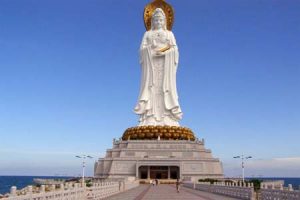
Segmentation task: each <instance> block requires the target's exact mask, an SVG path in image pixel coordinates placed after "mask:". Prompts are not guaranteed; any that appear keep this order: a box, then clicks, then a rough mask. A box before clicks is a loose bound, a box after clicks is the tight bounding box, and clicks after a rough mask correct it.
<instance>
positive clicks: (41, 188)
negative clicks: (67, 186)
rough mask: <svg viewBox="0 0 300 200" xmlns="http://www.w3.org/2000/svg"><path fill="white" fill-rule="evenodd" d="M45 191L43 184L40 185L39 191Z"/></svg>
mask: <svg viewBox="0 0 300 200" xmlns="http://www.w3.org/2000/svg"><path fill="white" fill-rule="evenodd" d="M44 192H45V185H41V187H40V193H44Z"/></svg>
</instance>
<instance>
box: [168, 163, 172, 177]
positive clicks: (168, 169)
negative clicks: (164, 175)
mask: <svg viewBox="0 0 300 200" xmlns="http://www.w3.org/2000/svg"><path fill="white" fill-rule="evenodd" d="M170 174H171V173H170V166H168V179H170V178H171V176H170Z"/></svg>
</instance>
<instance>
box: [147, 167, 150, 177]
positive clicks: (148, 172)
mask: <svg viewBox="0 0 300 200" xmlns="http://www.w3.org/2000/svg"><path fill="white" fill-rule="evenodd" d="M147 178H148V179H150V166H147Z"/></svg>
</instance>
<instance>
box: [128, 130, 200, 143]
mask: <svg viewBox="0 0 300 200" xmlns="http://www.w3.org/2000/svg"><path fill="white" fill-rule="evenodd" d="M157 139H160V140H190V141H194V140H195V139H196V138H195V135H194V133H193V131H192V130H191V129H189V128H186V127H180V126H136V127H131V128H128V129H126V130H125V132H124V134H123V136H122V140H157Z"/></svg>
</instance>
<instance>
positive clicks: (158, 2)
mask: <svg viewBox="0 0 300 200" xmlns="http://www.w3.org/2000/svg"><path fill="white" fill-rule="evenodd" d="M157 8H160V9H162V10H163V12H164V14H165V19H166V26H167V29H168V30H172V26H173V23H174V10H173V7H172V6H171V5H170V4H168V3H166V2H165V1H164V0H154V1H153V2H152V3H150V4H148V5H147V6H146V7H145V10H144V23H145V27H146V29H147V30H150V29H151V22H152V15H153V13H154V11H155V10H156V9H157Z"/></svg>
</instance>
